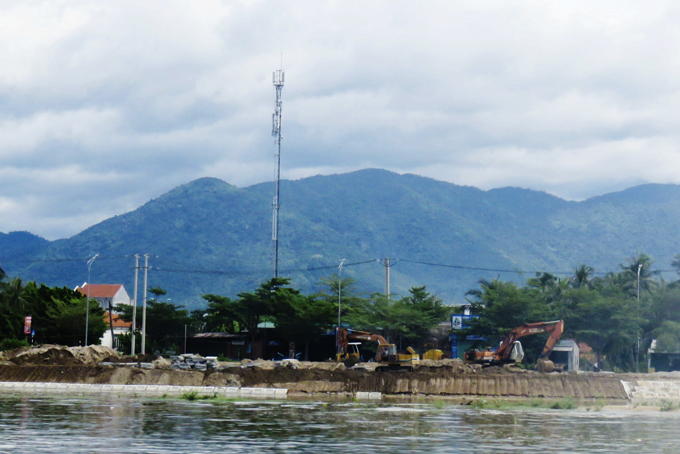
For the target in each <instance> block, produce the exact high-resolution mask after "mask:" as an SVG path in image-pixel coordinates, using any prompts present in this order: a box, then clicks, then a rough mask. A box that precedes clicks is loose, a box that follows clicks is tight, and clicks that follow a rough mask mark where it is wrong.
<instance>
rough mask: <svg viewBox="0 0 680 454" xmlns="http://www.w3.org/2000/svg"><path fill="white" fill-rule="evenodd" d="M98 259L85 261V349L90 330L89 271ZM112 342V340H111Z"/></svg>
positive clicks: (97, 255) (96, 255) (95, 256)
mask: <svg viewBox="0 0 680 454" xmlns="http://www.w3.org/2000/svg"><path fill="white" fill-rule="evenodd" d="M97 257H99V254H95V255H94V257H92V258H91V259H90V260H88V261H87V307H86V308H85V347H87V345H88V344H87V332H88V331H89V330H90V269H91V268H92V263H94V259H96V258H97ZM111 341H112V342H113V339H111Z"/></svg>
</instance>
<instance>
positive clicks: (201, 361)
mask: <svg viewBox="0 0 680 454" xmlns="http://www.w3.org/2000/svg"><path fill="white" fill-rule="evenodd" d="M171 359H172V363H171V364H170V369H171V370H190V369H194V370H206V369H217V368H218V367H219V363H218V362H217V356H206V357H205V358H204V357H203V356H201V355H194V354H193V353H185V354H183V355H178V356H172V357H171Z"/></svg>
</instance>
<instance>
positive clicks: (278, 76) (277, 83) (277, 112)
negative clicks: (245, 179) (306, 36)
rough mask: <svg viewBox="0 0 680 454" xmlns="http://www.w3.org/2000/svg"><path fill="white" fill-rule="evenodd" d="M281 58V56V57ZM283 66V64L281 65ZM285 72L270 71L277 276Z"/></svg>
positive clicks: (273, 207)
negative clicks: (272, 98) (272, 107)
mask: <svg viewBox="0 0 680 454" xmlns="http://www.w3.org/2000/svg"><path fill="white" fill-rule="evenodd" d="M282 58H283V57H282ZM282 66H283V65H282ZM284 79H285V73H284V72H283V69H277V70H276V71H274V72H273V73H272V82H273V83H274V88H275V89H276V103H275V104H274V113H273V114H272V136H274V143H275V144H276V194H275V195H274V202H273V203H272V209H273V213H272V240H274V277H279V206H280V203H279V201H280V199H279V187H280V181H281V106H282V104H283V101H282V100H281V91H282V90H283V82H284Z"/></svg>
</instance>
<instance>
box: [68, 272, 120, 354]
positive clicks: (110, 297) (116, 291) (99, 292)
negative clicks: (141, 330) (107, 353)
mask: <svg viewBox="0 0 680 454" xmlns="http://www.w3.org/2000/svg"><path fill="white" fill-rule="evenodd" d="M88 290H89V292H90V300H91V301H93V300H94V301H97V302H98V303H99V306H101V308H102V309H104V311H105V315H104V321H105V322H106V326H107V329H106V332H104V336H103V337H102V338H101V340H100V341H101V345H104V346H106V347H111V348H117V347H118V341H117V339H116V338H117V337H118V336H120V335H122V334H127V333H129V332H130V327H131V326H132V323H131V322H124V321H123V320H121V318H120V316H119V315H118V314H116V311H115V310H114V311H113V339H112V338H111V326H110V325H109V312H108V311H109V305H110V307H111V308H114V309H115V307H116V305H117V304H128V305H132V304H133V301H132V300H131V299H130V295H128V293H127V292H126V291H125V287H124V286H123V284H88V283H87V282H86V283H84V284H83V286H82V287H76V288H75V291H77V292H80V293H81V294H82V295H87V293H88Z"/></svg>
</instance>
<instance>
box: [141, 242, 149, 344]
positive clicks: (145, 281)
mask: <svg viewBox="0 0 680 454" xmlns="http://www.w3.org/2000/svg"><path fill="white" fill-rule="evenodd" d="M148 271H149V254H144V299H143V300H142V301H143V303H142V355H145V354H146V289H147V275H148Z"/></svg>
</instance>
